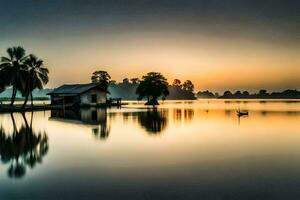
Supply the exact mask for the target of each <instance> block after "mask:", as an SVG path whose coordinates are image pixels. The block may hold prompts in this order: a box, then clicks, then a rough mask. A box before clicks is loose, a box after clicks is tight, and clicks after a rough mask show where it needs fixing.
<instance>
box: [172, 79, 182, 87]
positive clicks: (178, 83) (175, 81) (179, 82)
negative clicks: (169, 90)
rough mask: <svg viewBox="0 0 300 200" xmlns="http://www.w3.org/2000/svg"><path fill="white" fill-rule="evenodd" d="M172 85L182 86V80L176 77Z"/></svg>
mask: <svg viewBox="0 0 300 200" xmlns="http://www.w3.org/2000/svg"><path fill="white" fill-rule="evenodd" d="M172 86H173V87H179V88H181V81H180V80H179V79H174V81H173V83H172Z"/></svg>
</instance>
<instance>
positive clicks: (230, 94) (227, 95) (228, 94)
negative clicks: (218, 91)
mask: <svg viewBox="0 0 300 200" xmlns="http://www.w3.org/2000/svg"><path fill="white" fill-rule="evenodd" d="M222 97H224V98H231V97H232V93H231V92H230V91H229V90H227V91H225V92H224V94H223V96H222Z"/></svg>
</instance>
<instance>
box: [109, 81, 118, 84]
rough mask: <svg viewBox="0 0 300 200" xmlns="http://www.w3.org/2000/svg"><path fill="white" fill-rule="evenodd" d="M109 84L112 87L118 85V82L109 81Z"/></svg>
mask: <svg viewBox="0 0 300 200" xmlns="http://www.w3.org/2000/svg"><path fill="white" fill-rule="evenodd" d="M109 84H110V85H116V84H117V81H115V80H110V81H109Z"/></svg>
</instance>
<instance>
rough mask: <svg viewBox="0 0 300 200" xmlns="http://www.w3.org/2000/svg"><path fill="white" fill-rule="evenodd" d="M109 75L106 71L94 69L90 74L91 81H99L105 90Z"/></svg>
mask: <svg viewBox="0 0 300 200" xmlns="http://www.w3.org/2000/svg"><path fill="white" fill-rule="evenodd" d="M110 79H111V77H110V75H109V74H108V73H107V72H106V71H95V72H94V73H93V74H92V77H91V80H92V83H99V84H100V86H101V87H102V88H103V89H104V90H105V91H107V89H108V84H109V81H110Z"/></svg>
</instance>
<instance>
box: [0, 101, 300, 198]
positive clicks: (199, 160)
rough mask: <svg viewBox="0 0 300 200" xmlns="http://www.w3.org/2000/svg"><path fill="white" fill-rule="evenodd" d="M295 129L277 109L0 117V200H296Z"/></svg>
mask: <svg viewBox="0 0 300 200" xmlns="http://www.w3.org/2000/svg"><path fill="white" fill-rule="evenodd" d="M238 108H240V109H245V110H248V111H249V116H245V117H241V118H238V117H237V116H236V113H235V110H236V109H238ZM299 122H300V102H284V101H272V102H269V101H261V102H257V101H246V102H244V101H240V102H239V101H222V100H209V101H208V100H198V101H167V102H164V103H163V104H162V105H161V106H159V107H158V109H156V110H153V109H151V108H148V109H147V108H146V107H144V106H143V105H142V104H137V103H133V102H131V103H130V104H129V105H127V106H124V107H123V108H122V109H117V108H114V109H106V110H105V109H98V110H94V109H85V110H80V111H76V112H74V111H66V112H63V111H51V112H50V111H46V112H34V113H26V114H25V115H21V114H13V115H11V114H1V115H0V125H1V128H0V151H1V152H0V153H1V163H0V199H1V200H2V199H299V198H300V190H299V186H300V123H299Z"/></svg>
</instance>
